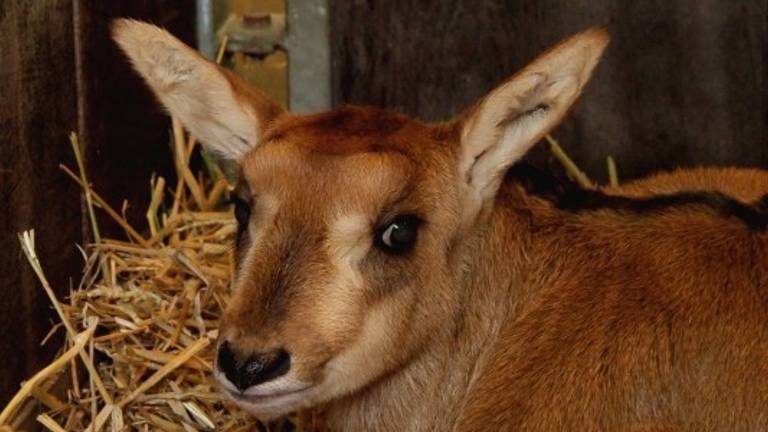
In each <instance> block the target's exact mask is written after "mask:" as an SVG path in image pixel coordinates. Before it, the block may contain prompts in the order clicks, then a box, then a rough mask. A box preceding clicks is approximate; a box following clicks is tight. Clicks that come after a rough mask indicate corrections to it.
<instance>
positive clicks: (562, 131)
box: [331, 0, 768, 181]
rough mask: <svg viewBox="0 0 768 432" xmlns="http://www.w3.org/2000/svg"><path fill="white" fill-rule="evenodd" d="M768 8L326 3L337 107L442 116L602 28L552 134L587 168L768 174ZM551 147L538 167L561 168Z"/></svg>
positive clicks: (519, 1) (558, 1) (434, 0)
mask: <svg viewBox="0 0 768 432" xmlns="http://www.w3.org/2000/svg"><path fill="white" fill-rule="evenodd" d="M767 18H768V14H767V13H766V2H722V1H716V0H704V1H699V0H648V1H642V2H628V1H624V2H617V1H614V0H542V1H537V2H530V1H525V0H488V1H483V2H477V1H473V0H454V1H449V2H446V1H441V0H424V1H419V2H412V1H408V0H386V1H376V0H374V1H364V0H350V1H334V2H332V9H331V19H332V25H331V28H332V33H331V37H332V41H331V45H332V57H333V65H334V66H333V67H334V69H333V75H334V83H333V90H334V102H335V103H337V104H338V103H367V104H374V105H380V106H386V107H391V108H394V109H398V110H401V111H404V112H406V113H409V114H413V115H417V116H419V117H422V118H425V119H429V120H432V119H443V118H446V117H448V116H450V115H451V114H453V113H455V112H457V111H458V110H460V109H461V108H462V107H465V106H467V104H469V103H471V102H472V101H473V100H475V99H476V98H478V97H479V96H481V95H482V94H484V93H485V92H486V91H487V90H489V89H490V88H492V86H493V85H495V84H496V83H498V82H500V81H501V80H503V79H504V78H505V77H507V76H509V75H510V74H512V73H513V72H515V71H516V70H518V69H519V68H520V67H522V66H523V65H525V64H526V63H527V62H528V61H530V60H531V59H533V58H534V57H535V56H536V55H537V54H538V53H540V52H541V51H542V50H544V49H546V48H547V47H548V46H550V45H551V44H553V43H555V42H557V41H558V40H560V39H562V38H564V37H566V36H568V35H569V34H572V33H574V32H577V31H579V30H581V29H584V28H586V27H589V26H592V25H607V27H608V29H609V30H610V32H611V34H612V35H613V41H612V44H611V46H610V47H609V49H608V51H607V53H606V55H605V58H604V61H603V64H602V65H601V66H599V68H598V70H597V73H596V75H595V77H594V80H593V82H592V83H591V84H590V86H589V87H588V88H587V90H586V92H585V94H584V96H583V97H582V100H581V102H580V103H579V104H578V105H577V107H576V109H575V110H574V112H573V113H572V115H571V117H570V118H569V119H568V120H567V121H566V122H565V123H564V124H563V125H562V126H561V127H560V128H559V129H558V130H557V131H556V132H555V136H556V137H557V138H558V139H559V140H560V141H561V143H562V144H563V146H564V147H565V148H566V150H567V151H568V152H569V153H570V154H571V155H572V156H573V158H574V159H575V160H576V161H577V163H578V164H579V165H580V166H581V167H582V168H583V169H584V170H585V171H587V172H588V173H590V174H592V175H593V176H594V177H596V178H597V179H599V180H601V181H606V180H607V173H606V168H605V167H606V165H605V157H606V156H608V155H612V156H613V157H614V158H615V160H616V162H617V164H618V168H619V175H620V176H621V177H622V178H624V179H626V178H632V177H637V176H642V175H645V174H647V173H649V172H652V171H655V170H658V169H671V168H673V167H676V166H692V165H700V164H712V165H749V166H762V167H768V144H766V143H767V142H768V139H767V138H768V137H766V122H765V119H766V118H768V107H767V106H766V98H765V94H766V90H767V89H766V82H765V73H766V72H765V61H766V60H765V51H764V47H765V46H766V45H767V44H768V40H767V38H766V25H765V23H766V19H767ZM544 147H545V146H540V148H538V149H536V151H534V152H533V153H534V154H533V155H532V156H533V157H532V158H533V160H534V161H535V162H536V163H537V164H539V165H542V164H543V165H545V166H547V167H548V169H549V170H550V171H552V172H562V170H561V168H560V167H559V166H558V165H557V163H556V162H555V161H554V160H553V159H552V158H551V157H550V156H549V155H548V154H547V152H546V150H545V148H544Z"/></svg>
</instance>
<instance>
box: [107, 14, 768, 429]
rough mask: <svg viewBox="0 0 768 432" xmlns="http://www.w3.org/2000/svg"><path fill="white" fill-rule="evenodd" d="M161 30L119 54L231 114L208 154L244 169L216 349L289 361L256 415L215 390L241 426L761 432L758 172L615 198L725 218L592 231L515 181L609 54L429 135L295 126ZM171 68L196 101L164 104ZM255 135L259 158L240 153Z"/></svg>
mask: <svg viewBox="0 0 768 432" xmlns="http://www.w3.org/2000/svg"><path fill="white" fill-rule="evenodd" d="M151 31H153V32H155V33H156V38H157V39H156V40H155V44H154V45H152V48H149V49H150V50H158V51H159V53H154V52H153V53H151V54H153V55H145V54H144V53H143V51H142V49H143V48H142V47H143V45H145V40H146V37H145V36H144V35H145V34H146V32H147V29H146V25H144V24H140V23H132V22H126V21H121V22H120V24H119V25H118V26H116V31H115V33H116V34H115V37H116V39H117V40H118V41H119V42H120V44H121V46H122V47H123V48H124V49H125V50H126V52H127V53H128V55H129V56H130V57H131V58H132V59H133V61H134V63H136V64H137V69H139V70H140V71H142V73H143V74H144V75H145V76H146V77H147V80H148V81H150V85H151V86H153V88H154V89H155V90H156V91H157V92H158V95H159V96H160V99H161V100H163V101H166V102H165V103H166V105H168V106H169V108H170V109H171V111H172V112H173V111H174V110H177V111H178V112H179V113H180V115H181V116H182V121H193V120H195V119H199V118H203V119H205V118H206V114H205V112H206V111H207V110H208V109H209V108H210V107H219V108H221V109H222V111H221V112H219V111H217V112H216V115H211V118H212V119H211V121H210V127H212V128H214V129H213V130H214V132H215V133H208V134H207V135H206V136H208V141H207V142H206V145H208V146H209V148H210V149H212V150H213V151H215V152H218V153H219V154H221V155H222V156H223V158H224V159H227V160H236V161H237V162H238V166H239V172H240V173H241V174H240V179H239V181H240V185H239V186H238V194H240V195H241V199H243V200H244V201H246V202H248V203H250V207H251V215H250V220H249V222H248V223H247V226H244V227H243V232H244V234H243V236H244V239H242V240H241V242H240V246H239V251H238V255H239V265H238V272H237V280H236V284H235V285H236V288H235V292H234V295H233V299H232V302H231V304H230V305H229V308H228V310H227V312H226V314H225V316H224V318H223V321H222V325H221V333H220V338H221V339H222V340H226V341H227V342H228V344H231V345H232V346H235V347H236V348H237V349H238V350H239V351H245V352H253V353H263V352H269V351H270V350H275V349H278V348H282V349H285V350H286V351H287V352H289V353H290V355H291V368H290V371H289V373H288V374H287V375H285V376H282V377H278V378H276V379H274V380H273V381H269V382H267V383H265V384H259V385H256V386H253V387H252V388H249V389H247V390H248V391H250V390H253V391H255V392H259V393H258V394H255V395H250V396H249V395H248V394H243V393H240V392H237V391H234V390H231V387H227V386H226V381H227V380H226V379H225V378H224V377H223V376H222V375H221V374H219V375H217V377H218V379H219V380H220V381H221V382H222V386H223V388H228V389H230V390H229V391H230V394H231V395H232V397H233V398H235V399H236V400H237V401H238V403H240V405H241V406H243V407H244V408H245V409H248V410H250V411H251V412H253V413H254V414H256V415H259V416H267V417H271V416H278V415H282V414H285V413H287V412H288V411H291V410H296V409H302V408H316V409H319V410H321V411H323V413H324V414H325V416H326V422H327V425H328V427H329V428H330V429H333V430H348V431H357V430H381V431H392V430H439V431H443V430H458V431H473V430H542V431H549V430H579V431H589V430H605V431H625V430H630V431H687V430H765V429H767V428H768V410H766V409H765V408H766V406H768V234H767V233H766V230H765V229H763V228H761V226H762V225H761V221H762V220H763V219H762V218H764V217H768V216H767V215H766V214H765V209H764V208H763V205H762V204H761V203H758V200H760V199H762V198H763V197H764V196H765V194H767V193H768V181H767V180H768V174H767V173H766V172H764V171H760V170H739V169H701V170H684V171H678V172H675V173H672V174H662V175H659V176H656V177H654V178H651V179H647V180H642V181H638V182H633V183H629V184H627V185H626V186H623V187H621V188H614V189H610V188H609V189H606V190H604V191H603V193H605V194H606V195H609V196H611V195H613V196H619V197H627V200H631V199H634V198H638V199H640V198H648V197H653V196H656V195H657V194H664V195H669V194H674V193H678V192H686V191H688V192H689V191H712V192H719V193H721V194H722V195H717V197H718V199H720V201H718V202H725V203H726V205H727V206H728V207H727V210H728V212H722V211H719V210H722V209H718V208H715V207H713V206H712V205H711V204H710V203H708V202H705V201H698V200H696V199H688V200H680V201H679V202H678V201H670V202H666V203H665V204H664V205H656V206H653V207H651V209H650V210H647V211H635V210H634V207H633V206H627V205H624V206H623V207H622V208H612V207H611V206H610V203H611V202H612V201H610V200H607V201H606V203H607V204H606V205H605V206H599V205H590V206H585V207H583V208H579V209H578V211H577V210H573V209H570V208H568V207H567V206H559V205H557V203H556V202H555V201H553V200H551V199H548V198H547V197H542V196H539V195H537V194H535V193H531V192H528V191H527V189H526V188H525V187H523V186H524V185H523V184H522V183H520V182H518V181H517V180H515V179H513V178H512V177H508V178H507V180H506V181H502V178H503V177H504V172H505V171H506V169H507V168H508V167H509V166H510V165H511V164H513V163H514V162H516V161H517V160H519V158H520V157H522V155H523V154H525V152H526V151H527V150H528V149H529V148H530V146H532V145H533V144H534V143H535V142H536V141H538V139H539V138H540V137H541V136H542V135H543V134H545V133H546V132H547V131H548V130H549V129H551V128H552V127H554V126H555V125H556V124H557V123H558V122H559V121H560V119H561V118H562V117H563V116H564V115H565V114H566V112H567V111H568V109H570V106H571V104H572V103H573V102H574V100H575V99H576V97H577V96H578V94H579V93H580V92H581V90H582V89H583V87H584V85H585V84H586V82H587V80H588V78H589V76H590V74H591V72H592V69H593V68H594V66H595V64H596V63H597V59H598V58H599V56H600V53H601V52H602V50H603V48H604V47H605V45H606V44H607V36H606V35H605V34H604V32H602V31H600V30H589V31H587V32H583V33H581V34H579V35H577V36H575V37H573V38H571V39H569V40H567V41H565V42H563V43H562V44H560V45H558V46H557V47H555V48H554V49H553V50H551V51H549V52H547V53H546V54H544V55H543V56H541V57H540V58H539V59H537V60H535V61H534V62H533V63H532V64H531V65H529V66H528V67H526V68H525V69H524V70H523V71H521V72H520V73H518V74H517V75H516V76H515V77H513V78H511V79H510V80H509V81H507V82H505V83H503V84H502V85H501V86H499V87H498V88H497V89H495V90H494V91H492V92H491V93H490V94H489V95H488V96H487V97H486V98H483V99H482V100H481V101H480V102H478V103H477V104H476V105H474V106H473V107H472V108H470V109H468V110H467V111H466V112H465V113H463V114H461V115H459V116H457V117H456V119H454V120H453V121H450V122H446V123H443V124H438V125H430V124H425V123H421V122H418V121H415V120H412V119H409V118H407V117H405V116H402V115H399V114H395V113H391V112H387V111H383V110H378V109H374V108H368V107H344V108H340V109H337V110H334V111H332V112H329V113H322V114H317V115H311V116H293V115H290V114H288V113H284V112H282V111H280V110H277V109H276V108H275V107H274V105H272V104H271V103H266V102H264V100H263V97H262V96H260V94H259V93H258V92H256V91H255V90H248V91H247V92H242V91H240V90H238V89H239V88H240V87H241V86H242V85H243V84H242V83H241V82H240V81H239V80H238V79H237V78H236V77H232V76H226V75H225V76H226V80H227V81H222V80H221V79H220V78H221V77H220V76H219V75H216V74H215V73H214V72H212V69H211V67H210V65H209V64H208V63H205V62H203V61H202V60H201V59H199V58H198V57H196V55H193V54H192V53H190V52H189V51H188V50H186V49H184V48H183V47H180V46H179V44H178V43H177V41H175V39H173V38H172V37H171V36H170V35H167V34H162V33H161V32H158V31H157V30H151ZM169 52H170V54H169ZM155 58H170V59H172V60H173V62H174V63H173V65H171V66H165V65H162V64H158V63H154V62H153V61H154V60H152V59H155ZM177 63H178V64H177ZM166 69H168V70H170V71H171V72H173V73H165V70H166ZM180 70H181V71H183V72H184V73H183V74H181V78H180V80H181V81H180V82H181V83H182V84H184V85H180V86H175V87H174V86H168V85H167V82H173V80H174V79H175V78H173V77H174V76H176V74H177V71H180ZM144 71H150V72H144ZM200 76H203V77H208V76H210V77H213V78H212V83H208V82H207V81H201V82H199V83H195V82H194V80H195V79H196V77H200ZM156 77H159V78H156ZM169 77H170V78H169ZM190 80H192V81H193V82H190ZM155 81H157V82H159V83H160V84H163V83H165V85H160V84H157V82H155ZM226 82H229V83H230V84H229V85H226V84H223V83H226ZM191 84H195V85H198V86H203V87H205V86H209V85H210V86H212V87H213V89H214V90H216V91H213V90H211V91H208V92H200V93H195V92H190V91H188V90H185V88H194V87H192V86H191ZM177 89H181V90H177ZM232 89H234V92H235V95H234V96H233V95H231V94H230V93H229V90H232ZM221 94H223V96H221V97H218V96H217V95H221ZM243 95H245V96H243ZM188 99H189V100H191V101H192V102H193V103H192V104H178V103H177V102H178V101H186V100H188ZM233 101H235V102H233ZM243 101H246V102H243ZM188 106H191V108H187V107H188ZM179 107H180V108H179ZM198 107H201V108H200V110H202V112H200V110H197V109H198ZM185 119H187V120H185ZM243 119H252V121H253V122H254V127H253V130H254V131H256V135H257V136H258V140H257V141H256V142H250V143H248V144H249V146H250V149H249V150H247V151H246V150H243V149H242V144H243V142H242V140H243V137H248V136H251V133H252V131H250V129H249V128H247V127H243ZM204 126H206V124H205V122H203V124H195V125H194V127H196V128H198V130H200V131H201V133H207V132H208V131H207V129H206V128H205V127H204ZM723 195H728V196H732V197H733V200H738V201H740V202H741V204H738V203H736V204H734V203H732V202H731V201H729V199H727V198H724V197H723ZM694 198H695V197H694ZM613 202H614V203H615V202H616V201H615V200H614V201H613ZM734 202H735V201H734ZM624 203H625V204H626V202H624ZM734 207H735V208H736V209H737V210H738V211H733V208H734ZM745 212H746V214H747V216H749V217H750V218H752V219H750V221H749V222H750V223H746V222H747V221H746V220H745V219H744V218H745V216H744V214H745ZM404 214H408V215H415V216H417V217H418V218H419V219H421V220H422V221H423V222H422V224H421V226H420V228H419V231H418V240H417V242H416V246H415V247H414V249H413V250H412V251H410V252H408V253H406V254H404V255H393V254H389V253H387V252H385V251H383V250H380V249H379V248H378V247H377V246H376V245H375V242H374V237H375V236H376V235H378V234H377V233H378V232H380V229H381V228H383V227H386V226H387V225H388V224H389V223H390V222H391V221H392V220H393V218H394V217H396V216H397V215H404ZM753 219H758V221H757V223H755V221H754V220H753ZM285 389H289V390H291V391H293V392H294V393H281V391H283V390H285ZM297 389H298V390H297Z"/></svg>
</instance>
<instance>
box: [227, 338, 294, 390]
mask: <svg viewBox="0 0 768 432" xmlns="http://www.w3.org/2000/svg"><path fill="white" fill-rule="evenodd" d="M218 367H219V370H220V371H222V372H224V376H226V377H227V379H228V380H229V381H230V382H231V383H232V384H234V385H235V387H237V388H238V390H240V391H245V389H247V388H248V387H251V386H255V385H257V384H261V383H264V382H267V381H269V380H272V379H275V378H277V377H279V376H281V375H285V373H286V372H288V369H290V368H291V356H290V355H289V354H288V352H286V351H285V350H284V349H282V348H281V349H278V350H276V351H273V352H271V353H244V352H240V351H238V350H236V349H234V348H233V347H232V346H231V344H230V343H229V342H224V343H222V344H221V345H220V346H219V355H218Z"/></svg>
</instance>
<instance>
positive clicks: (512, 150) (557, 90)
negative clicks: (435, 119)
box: [457, 29, 609, 219]
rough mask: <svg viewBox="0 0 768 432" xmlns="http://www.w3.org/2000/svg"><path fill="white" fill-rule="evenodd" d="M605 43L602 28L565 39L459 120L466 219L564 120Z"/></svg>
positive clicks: (478, 209)
mask: <svg viewBox="0 0 768 432" xmlns="http://www.w3.org/2000/svg"><path fill="white" fill-rule="evenodd" d="M608 39H609V38H608V34H607V33H606V32H605V31H604V30H602V29H589V30H586V31H584V32H581V33H579V34H576V35H575V36H572V37H571V38H569V39H566V40H565V41H563V42H561V43H560V44H559V45H557V46H555V47H554V48H552V49H551V50H549V51H548V52H546V53H544V54H542V55H541V56H539V57H538V58H537V59H536V60H534V61H533V62H532V63H531V64H529V65H528V66H526V67H525V68H524V69H523V70H522V71H520V72H519V73H518V74H516V75H515V76H513V77H512V78H511V79H509V80H508V81H507V82H505V83H504V84H502V85H500V86H499V87H497V88H496V89H494V90H493V91H491V93H489V94H488V95H487V96H486V97H485V98H483V99H481V100H480V101H479V102H478V103H476V104H475V105H474V106H473V107H471V108H470V109H468V110H467V111H466V112H465V113H463V114H462V115H460V116H459V117H458V120H457V121H459V122H460V128H461V143H460V149H459V153H458V154H459V156H458V169H459V175H460V176H461V179H462V183H463V186H464V192H463V195H464V197H463V198H464V199H463V201H464V202H463V207H464V209H465V212H464V213H465V218H469V219H472V218H473V217H474V216H475V215H476V214H477V212H478V211H480V209H481V208H483V207H484V206H485V205H488V204H489V203H492V202H493V198H494V197H495V195H496V192H497V190H498V188H499V186H500V184H501V181H502V179H503V177H504V173H505V172H506V170H507V169H508V168H509V167H510V166H511V165H512V164H514V163H515V162H517V161H518V160H520V159H521V158H522V157H523V156H524V155H525V154H526V153H527V152H528V150H529V149H530V148H531V147H532V146H533V145H534V144H536V142H537V141H539V140H540V139H541V138H542V137H543V136H544V134H546V133H547V132H548V131H549V130H550V129H552V128H553V127H554V126H556V125H557V124H558V123H559V122H560V120H561V119H562V118H563V117H564V116H565V114H566V113H567V112H568V109H569V108H570V107H571V105H572V104H573V103H574V102H575V101H576V99H577V97H578V96H579V94H580V93H581V91H582V89H583V88H584V85H585V84H586V83H587V81H588V80H589V77H590V75H591V74H592V70H593V69H594V67H595V66H596V65H597V62H598V60H599V58H600V55H601V54H602V52H603V50H604V49H605V47H606V45H607V44H608Z"/></svg>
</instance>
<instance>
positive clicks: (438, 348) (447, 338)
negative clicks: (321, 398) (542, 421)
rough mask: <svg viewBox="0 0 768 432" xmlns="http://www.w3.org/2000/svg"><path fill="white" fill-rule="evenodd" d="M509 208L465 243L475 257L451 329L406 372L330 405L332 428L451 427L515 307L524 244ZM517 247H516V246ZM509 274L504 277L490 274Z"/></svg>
mask: <svg viewBox="0 0 768 432" xmlns="http://www.w3.org/2000/svg"><path fill="white" fill-rule="evenodd" d="M510 217H514V215H512V214H511V213H510V212H509V210H504V209H501V210H498V211H494V212H493V214H491V215H489V217H488V218H487V220H488V223H487V224H484V225H485V226H484V228H482V229H480V230H478V231H477V232H476V235H475V236H474V238H472V239H469V240H468V241H465V242H463V245H462V246H461V247H462V248H463V249H462V250H461V251H459V253H457V256H463V257H472V258H471V259H470V260H468V261H467V262H464V263H463V264H459V263H457V264H458V265H457V268H463V270H462V271H461V273H460V274H458V275H457V283H456V285H457V287H459V289H458V292H457V296H458V303H459V304H460V307H459V308H458V309H457V313H456V315H455V318H454V320H453V323H452V325H451V326H449V327H450V328H449V331H445V332H443V334H442V335H440V336H438V337H437V338H435V339H434V340H433V341H432V342H431V343H430V344H429V346H428V347H427V348H426V349H425V350H424V351H423V352H422V353H421V354H420V355H418V356H417V357H416V358H414V359H413V360H412V361H410V362H409V363H408V364H407V365H405V366H404V367H403V368H401V369H399V370H397V371H395V372H393V373H392V374H390V375H388V376H386V377H384V378H382V379H381V380H379V381H378V382H376V383H374V384H372V385H371V386H369V387H368V388H366V389H365V390H363V391H360V392H356V393H354V394H352V395H350V396H348V397H346V398H342V399H340V400H337V401H335V402H333V403H332V404H330V405H329V406H328V407H327V409H326V411H325V422H326V425H327V426H328V428H329V429H330V430H339V431H342V430H343V431H352V430H370V431H378V430H381V431H391V430H450V429H451V428H452V426H453V425H454V423H455V422H456V420H457V418H458V416H459V414H460V412H461V409H462V406H463V404H464V399H465V396H466V394H467V393H468V390H469V389H470V388H471V387H472V384H473V382H474V381H475V378H476V377H477V376H479V374H480V373H481V371H482V369H483V365H484V362H485V354H486V352H487V348H488V347H489V346H491V345H492V343H493V341H494V340H495V338H496V336H497V334H498V331H499V328H500V325H501V323H502V321H503V319H504V317H505V316H507V315H508V314H509V313H510V312H511V311H512V310H514V309H517V308H516V301H515V299H516V298H517V296H516V295H514V293H511V292H510V288H512V287H513V285H515V284H514V282H513V281H514V279H515V275H516V274H519V273H518V272H517V271H516V269H517V268H518V266H519V265H520V263H519V262H515V261H519V260H516V259H515V258H514V257H517V256H520V254H519V250H517V251H516V250H513V248H515V247H518V248H519V245H520V244H521V243H520V242H519V241H518V239H516V238H512V237H515V236H518V235H519V233H516V232H510V231H509V226H516V224H515V223H514V222H510V221H509V220H507V219H509V218H510ZM516 245H517V246H516ZM494 268H495V269H499V268H502V269H506V271H503V272H498V271H492V270H491V269H494Z"/></svg>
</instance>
